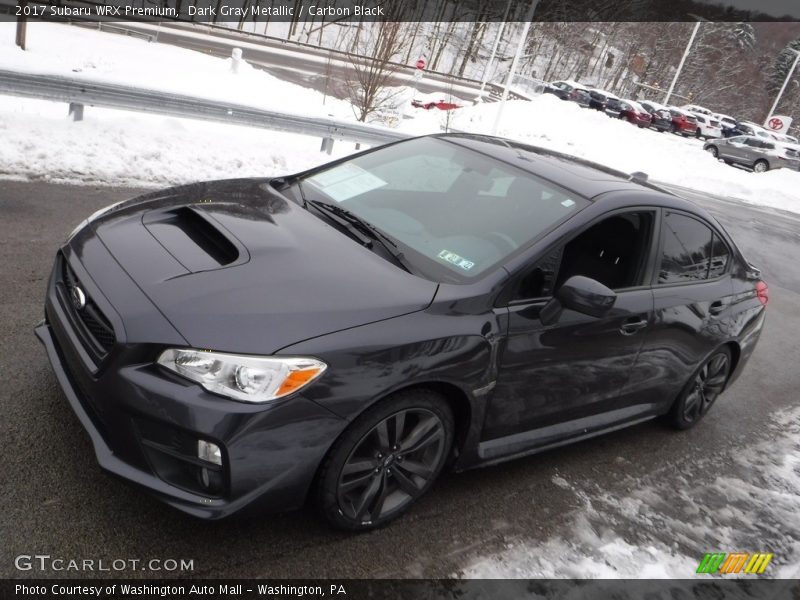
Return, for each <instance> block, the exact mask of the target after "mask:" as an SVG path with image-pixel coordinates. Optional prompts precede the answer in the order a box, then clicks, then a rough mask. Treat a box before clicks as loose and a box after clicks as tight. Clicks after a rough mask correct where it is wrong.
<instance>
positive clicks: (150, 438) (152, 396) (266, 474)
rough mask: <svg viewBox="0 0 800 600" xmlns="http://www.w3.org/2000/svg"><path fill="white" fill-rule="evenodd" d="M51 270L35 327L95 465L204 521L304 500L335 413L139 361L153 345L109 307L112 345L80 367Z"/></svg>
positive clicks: (330, 437)
mask: <svg viewBox="0 0 800 600" xmlns="http://www.w3.org/2000/svg"><path fill="white" fill-rule="evenodd" d="M66 254H67V255H68V254H69V252H68V251H66ZM71 262H72V263H73V264H74V263H75V261H74V260H72V261H71ZM76 266H77V265H76ZM57 270H58V269H57V268H56V269H54V272H53V276H52V277H51V280H50V283H49V285H48V293H47V299H46V303H45V314H46V320H45V322H43V323H42V324H40V325H39V326H38V327H36V335H37V337H38V338H39V339H40V340H41V342H42V344H43V345H44V347H45V349H46V351H47V356H48V358H49V360H50V363H51V364H52V367H53V370H54V372H55V375H56V377H57V379H58V382H59V384H60V386H61V388H62V389H63V391H64V394H65V396H66V397H67V400H68V401H69V403H70V405H71V406H72V409H73V411H74V412H75V414H76V415H77V416H78V418H79V420H80V422H81V424H82V425H83V427H84V428H85V429H86V431H87V432H88V433H89V436H90V438H91V441H92V444H93V446H94V451H95V454H96V457H97V460H98V462H99V464H100V466H101V467H102V468H103V469H104V470H106V471H108V472H110V473H112V474H114V475H117V476H119V477H121V478H123V479H126V480H128V481H130V482H132V483H134V484H137V485H139V486H141V487H143V488H145V489H146V490H147V491H149V492H151V493H153V494H154V495H156V496H157V497H158V498H160V499H161V500H163V501H164V502H166V503H168V504H170V505H172V506H174V507H175V508H178V509H180V510H182V511H184V512H186V513H189V514H191V515H194V516H196V517H200V518H206V519H218V518H223V517H226V516H228V515H230V514H232V513H234V512H237V511H239V510H241V509H242V508H244V507H245V506H248V507H251V508H258V509H260V510H265V511H271V512H273V511H283V510H289V509H293V508H297V507H299V506H301V505H302V504H303V503H304V502H305V498H306V496H307V493H308V490H309V487H310V485H311V484H312V482H313V479H314V477H315V474H316V471H317V468H318V466H319V464H320V462H321V461H322V459H323V457H324V456H325V453H326V452H327V450H328V448H329V447H330V445H331V444H332V442H333V441H334V440H335V439H336V437H337V436H338V435H339V433H341V431H342V430H343V428H344V426H345V425H346V423H345V421H344V420H342V419H341V418H340V417H338V416H336V415H334V414H333V413H331V412H330V411H329V410H327V409H325V408H323V407H321V406H320V405H319V404H317V403H315V402H312V401H311V400H308V399H306V398H304V397H303V396H301V395H295V396H293V397H289V398H286V399H282V400H280V401H276V402H274V403H270V404H267V405H255V404H246V403H240V402H235V401H232V400H228V399H225V398H222V397H219V396H216V395H214V394H211V393H209V392H206V391H205V390H204V389H203V388H201V387H200V386H199V385H195V384H193V383H192V382H189V381H186V380H183V379H182V378H180V377H178V376H176V375H174V374H172V373H170V372H168V371H166V370H165V369H162V368H160V367H158V366H157V365H155V364H153V362H152V360H147V359H146V357H148V356H149V355H152V354H153V353H154V352H157V351H158V350H156V347H155V346H150V347H148V345H146V344H131V343H128V342H127V340H126V339H125V327H124V319H123V318H120V317H119V316H118V315H114V318H111V319H110V320H111V321H112V322H116V321H117V319H120V320H121V321H122V323H123V326H122V327H119V328H115V329H116V331H115V332H116V334H117V335H116V338H117V339H116V342H115V345H114V348H113V349H112V350H111V351H110V352H109V353H108V356H107V357H106V358H105V359H104V360H103V362H102V364H100V365H98V366H97V367H96V368H91V367H89V366H87V363H86V360H85V359H86V356H85V354H86V353H85V352H84V351H83V349H82V348H81V338H80V336H79V334H78V333H77V332H76V331H74V319H70V315H69V312H70V309H69V307H65V306H64V305H63V302H61V301H60V300H59V296H58V294H57V277H56V272H57ZM87 284H88V285H87ZM82 285H83V286H84V287H87V291H88V294H89V295H90V296H92V297H96V298H103V297H102V294H101V293H100V290H99V289H94V288H93V287H92V286H93V281H92V280H91V279H88V278H87V279H86V280H85V281H83V282H82ZM141 300H142V302H145V301H146V298H145V297H142V299H141ZM106 310H109V311H111V310H112V309H111V308H109V307H107V306H106ZM200 439H202V440H207V441H211V442H213V443H215V444H217V445H219V446H220V447H221V449H222V455H223V461H222V462H223V465H222V467H221V468H217V470H216V471H215V470H213V469H214V467H212V466H211V465H208V463H203V462H202V461H200V460H199V459H198V458H197V456H196V444H197V440H200ZM207 467H211V468H212V471H211V472H212V473H215V474H214V475H213V476H214V477H216V480H215V481H216V485H213V486H212V488H205V487H204V486H203V483H202V477H201V472H202V469H203V468H207Z"/></svg>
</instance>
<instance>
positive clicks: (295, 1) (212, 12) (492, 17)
mask: <svg viewBox="0 0 800 600" xmlns="http://www.w3.org/2000/svg"><path fill="white" fill-rule="evenodd" d="M0 12H2V14H4V15H5V18H6V19H8V17H9V16H11V17H29V18H45V19H47V18H49V19H76V20H81V19H86V20H123V21H124V20H127V21H130V20H148V21H163V20H176V21H194V22H197V23H230V22H237V23H243V22H270V21H283V22H306V23H307V22H318V23H321V22H329V23H332V22H336V23H361V22H375V21H392V22H422V21H439V22H441V21H447V22H454V21H460V22H493V21H503V20H505V21H516V22H519V21H527V20H532V21H539V22H544V21H550V22H591V21H598V22H609V21H614V22H626V21H627V22H659V21H660V22H676V21H681V22H690V21H697V20H708V21H727V22H755V21H797V20H800V3H798V2H796V1H795V0H720V1H718V2H708V1H703V0H669V1H664V0H363V1H362V0H41V1H35V0H32V1H28V0H0Z"/></svg>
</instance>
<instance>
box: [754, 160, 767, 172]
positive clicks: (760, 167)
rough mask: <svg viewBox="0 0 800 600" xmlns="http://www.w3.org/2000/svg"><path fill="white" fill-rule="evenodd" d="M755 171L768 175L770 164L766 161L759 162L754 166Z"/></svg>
mask: <svg viewBox="0 0 800 600" xmlns="http://www.w3.org/2000/svg"><path fill="white" fill-rule="evenodd" d="M753 171H755V172H756V173H766V172H767V171H769V163H768V162H767V161H765V160H757V161H756V164H754V165H753Z"/></svg>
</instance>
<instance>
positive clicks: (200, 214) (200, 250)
mask: <svg viewBox="0 0 800 600" xmlns="http://www.w3.org/2000/svg"><path fill="white" fill-rule="evenodd" d="M142 224H143V225H144V226H145V228H146V229H147V230H148V231H149V232H150V234H151V235H152V236H153V237H154V238H155V239H156V240H157V241H158V243H159V244H161V245H162V246H163V247H164V249H165V250H166V251H167V252H169V253H170V254H171V255H172V256H173V257H174V258H175V260H177V261H178V262H179V263H181V265H183V266H184V267H185V268H186V269H187V270H188V271H189V272H191V273H197V272H200V271H210V270H213V269H219V268H222V267H229V266H233V265H237V264H241V263H244V262H247V260H248V259H249V258H250V257H249V255H248V253H247V250H246V249H245V248H244V246H242V244H241V243H240V242H239V241H238V240H237V239H236V238H235V237H234V236H233V235H232V234H231V233H230V232H229V231H227V230H226V229H225V228H224V227H223V226H222V225H221V224H220V223H219V222H217V221H216V219H214V218H213V217H211V216H210V215H208V214H207V213H206V212H204V211H203V210H202V209H199V208H196V207H194V206H180V207H177V208H169V209H158V210H151V211H148V212H146V213H145V214H144V215H143V216H142Z"/></svg>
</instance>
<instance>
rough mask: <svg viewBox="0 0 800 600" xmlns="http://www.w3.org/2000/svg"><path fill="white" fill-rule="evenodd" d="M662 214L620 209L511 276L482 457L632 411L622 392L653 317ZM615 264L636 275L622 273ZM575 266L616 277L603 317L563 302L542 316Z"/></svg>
mask: <svg viewBox="0 0 800 600" xmlns="http://www.w3.org/2000/svg"><path fill="white" fill-rule="evenodd" d="M623 220H628V221H629V222H631V223H633V224H634V225H635V226H638V233H637V238H636V239H635V240H634V241H633V242H632V243H627V242H625V241H624V239H625V238H626V235H627V237H628V239H631V238H630V235H628V233H629V231H630V229H631V228H630V227H628V226H625V227H622V226H620V223H621V221H623ZM655 223H656V216H655V212H652V211H650V210H644V209H640V210H632V211H622V212H616V213H613V214H611V215H610V216H606V217H604V218H602V219H600V220H598V221H596V222H595V223H594V224H592V225H591V226H590V227H588V228H586V229H585V230H584V231H583V232H581V233H579V234H578V235H577V236H571V237H570V239H568V240H565V241H564V242H562V243H561V244H559V245H558V246H557V247H555V248H552V249H550V250H549V251H548V252H546V253H545V254H544V255H543V256H541V257H539V258H538V259H537V260H535V261H532V263H531V265H530V266H529V268H528V270H527V271H523V272H522V273H520V274H519V275H518V276H517V277H516V278H515V279H514V280H512V284H511V285H512V286H514V290H513V293H511V294H509V295H508V297H509V298H510V301H508V302H507V310H508V331H507V337H506V340H505V343H504V345H503V347H502V351H501V353H500V356H499V359H498V362H499V365H498V378H497V381H496V385H495V388H494V391H493V394H492V396H491V398H490V400H489V405H488V407H487V414H486V420H485V423H484V430H483V436H482V439H483V440H484V442H486V443H485V444H482V452H483V453H484V457H485V458H489V457H491V456H492V455H493V454H503V453H512V452H517V451H520V449H524V448H525V447H528V446H531V447H534V446H537V445H542V444H546V443H548V442H549V441H551V440H552V439H558V438H560V437H569V436H572V435H576V434H579V433H580V432H581V431H583V430H586V429H587V428H589V427H591V426H593V425H590V424H589V421H592V422H593V423H594V425H597V424H598V423H599V422H600V421H593V419H594V417H597V416H598V415H600V414H601V413H606V417H605V422H611V421H613V420H614V419H617V420H624V419H626V418H628V417H629V416H630V415H628V414H625V407H623V406H620V404H619V402H618V398H617V397H618V394H619V393H620V391H621V390H622V389H623V387H624V386H625V383H626V381H627V379H628V376H629V374H630V372H631V370H632V369H633V368H634V366H635V364H636V360H637V355H638V353H639V350H640V348H641V346H642V342H643V339H644V336H645V335H646V328H647V326H648V325H649V324H650V322H651V321H652V318H653V296H652V292H651V290H650V288H649V285H642V282H643V281H645V280H646V279H647V278H648V277H649V275H648V273H649V272H650V271H651V270H652V266H649V257H650V256H652V254H653V252H654V250H655V248H654V246H653V243H654V238H655V236H654V235H653V231H654V224H655ZM610 224H613V226H609V225H610ZM626 227H627V230H626ZM589 242H592V243H589ZM615 261H616V262H615ZM615 269H617V270H620V269H627V270H628V272H629V273H633V275H632V276H630V277H628V276H627V275H626V276H625V277H624V278H621V277H618V276H617V275H615V273H614V270H615ZM648 269H649V270H648ZM577 274H582V275H585V276H593V275H594V276H595V277H593V278H596V279H598V280H602V279H605V280H606V282H607V283H611V284H612V285H611V286H609V287H612V289H614V290H615V291H616V292H617V299H616V303H615V305H614V308H613V309H612V311H611V312H610V313H609V314H608V315H607V316H605V317H602V318H594V317H589V316H587V315H583V314H579V313H577V312H573V311H570V310H565V311H564V312H563V314H562V315H561V318H560V319H559V320H558V321H557V322H556V323H554V324H551V325H548V326H545V325H543V324H542V322H541V321H540V319H539V313H540V311H541V309H542V307H543V306H544V305H545V304H546V303H547V301H548V300H549V299H550V297H552V294H553V292H554V290H555V289H556V288H557V287H558V285H560V284H561V283H563V281H564V280H566V279H567V278H568V277H569V276H571V275H577ZM648 281H649V280H648ZM601 282H602V281H601ZM614 284H619V285H614ZM620 285H621V286H622V287H620ZM620 409H621V412H620ZM587 419H588V420H587ZM601 421H602V419H601ZM509 444H510V445H509Z"/></svg>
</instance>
